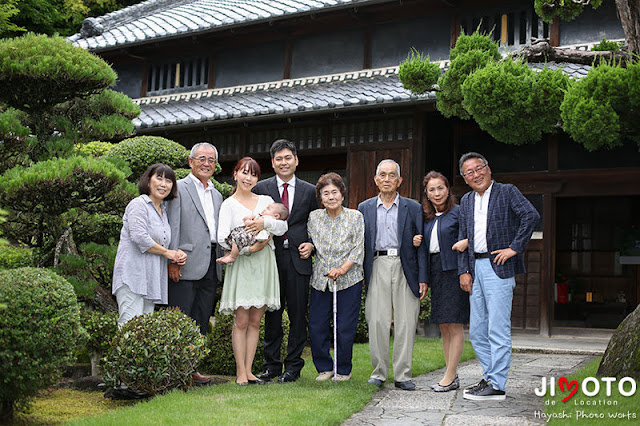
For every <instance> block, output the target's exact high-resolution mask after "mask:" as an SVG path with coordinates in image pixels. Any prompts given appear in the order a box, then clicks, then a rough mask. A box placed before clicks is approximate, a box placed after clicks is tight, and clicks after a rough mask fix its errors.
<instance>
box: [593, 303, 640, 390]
mask: <svg viewBox="0 0 640 426" xmlns="http://www.w3.org/2000/svg"><path fill="white" fill-rule="evenodd" d="M597 374H598V376H602V377H617V378H622V377H633V378H635V379H636V380H637V379H640V305H639V306H638V307H637V308H636V309H635V310H634V311H633V312H632V313H630V314H629V315H628V316H627V317H626V318H625V319H624V321H622V323H621V324H620V325H619V326H618V329H617V330H616V332H615V333H613V336H611V340H610V341H609V345H607V350H606V351H605V353H604V356H603V357H602V361H600V366H599V367H598V373H597Z"/></svg>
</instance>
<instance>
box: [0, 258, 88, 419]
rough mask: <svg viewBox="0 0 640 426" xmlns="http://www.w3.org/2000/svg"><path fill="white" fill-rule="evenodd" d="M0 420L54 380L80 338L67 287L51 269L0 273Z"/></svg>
mask: <svg viewBox="0 0 640 426" xmlns="http://www.w3.org/2000/svg"><path fill="white" fill-rule="evenodd" d="M0 304H4V305H6V306H7V309H5V310H4V311H3V313H2V315H0V342H1V344H0V422H2V421H3V420H8V419H10V418H11V417H12V416H13V411H14V408H23V407H24V406H25V405H26V403H27V402H28V400H29V398H30V397H32V396H33V395H35V393H36V392H37V391H38V390H39V389H43V388H46V387H47V386H50V385H52V384H54V383H56V381H57V380H58V378H59V377H60V373H61V369H62V367H64V366H65V365H68V364H70V363H71V362H73V360H74V351H75V349H76V347H77V346H79V344H82V343H83V342H82V341H83V339H84V338H86V333H85V332H84V329H82V327H81V326H80V315H79V310H78V305H77V303H76V296H75V294H74V293H73V288H71V285H70V284H69V283H68V282H67V281H66V280H65V279H64V278H62V277H60V276H59V275H57V274H55V273H54V272H52V271H49V270H46V269H37V268H18V269H8V270H4V271H0Z"/></svg>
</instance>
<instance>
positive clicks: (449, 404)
mask: <svg viewBox="0 0 640 426" xmlns="http://www.w3.org/2000/svg"><path fill="white" fill-rule="evenodd" d="M593 358H594V357H593V356H592V355H588V354H583V355H569V354H549V353H514V354H513V355H512V357H511V370H510V371H509V380H508V382H507V389H506V393H507V398H506V400H504V401H469V400H466V399H464V398H463V397H462V392H463V391H462V390H463V388H465V387H467V386H469V385H472V384H474V383H475V382H477V381H478V380H479V379H480V377H481V373H482V369H481V367H480V364H478V361H477V360H471V361H467V362H465V363H463V364H461V365H460V367H459V368H458V375H459V377H460V386H461V388H460V389H459V390H457V391H453V392H444V393H438V392H433V391H432V390H431V387H430V386H431V385H432V384H433V383H437V382H438V380H440V378H442V375H443V374H444V373H443V370H438V371H434V372H431V373H428V374H425V375H422V376H419V377H416V378H414V379H413V380H414V382H415V384H416V390H415V391H414V392H407V391H401V390H397V389H396V388H395V387H394V386H393V383H391V384H389V383H387V385H386V386H385V387H384V388H383V389H381V390H380V391H379V392H377V393H376V395H374V398H373V400H372V401H371V402H370V403H369V404H368V405H367V406H366V407H365V408H364V410H362V411H361V412H359V413H356V414H354V415H353V416H351V418H349V419H347V421H346V422H345V423H344V424H346V425H394V424H402V425H411V424H415V425H445V426H453V425H455V426H460V425H514V426H515V425H517V426H522V425H533V424H544V423H545V421H544V419H543V418H542V417H541V415H540V413H541V412H544V409H543V401H544V398H542V397H538V396H536V395H535V393H534V389H535V388H537V387H540V381H541V378H542V377H551V376H553V377H560V376H563V375H568V374H571V373H573V372H574V371H576V370H577V369H579V368H582V367H583V366H584V365H585V364H586V363H588V362H589V361H591V360H592V359H593Z"/></svg>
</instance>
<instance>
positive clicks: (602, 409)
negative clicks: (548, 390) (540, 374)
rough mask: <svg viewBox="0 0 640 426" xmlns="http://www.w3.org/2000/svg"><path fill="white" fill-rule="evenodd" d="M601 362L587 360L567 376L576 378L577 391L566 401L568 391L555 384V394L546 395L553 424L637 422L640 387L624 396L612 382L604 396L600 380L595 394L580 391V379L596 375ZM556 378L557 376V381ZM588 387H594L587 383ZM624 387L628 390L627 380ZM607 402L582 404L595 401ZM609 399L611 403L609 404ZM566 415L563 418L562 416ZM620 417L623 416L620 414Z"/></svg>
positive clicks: (639, 407)
mask: <svg viewBox="0 0 640 426" xmlns="http://www.w3.org/2000/svg"><path fill="white" fill-rule="evenodd" d="M599 364H600V358H598V359H596V360H594V361H592V362H590V363H589V364H587V365H586V366H585V367H584V368H582V369H581V370H579V371H577V372H576V373H575V374H573V375H571V376H569V377H568V380H569V381H571V380H577V381H578V383H579V388H578V392H576V394H575V395H574V396H573V397H572V398H571V399H569V400H568V401H567V402H562V399H563V398H565V397H567V396H568V394H569V393H568V392H566V391H565V392H562V391H561V390H560V388H559V387H558V384H557V383H556V396H555V397H551V396H549V395H548V394H547V396H546V398H545V401H546V402H545V414H546V415H547V417H548V418H550V419H551V420H550V423H551V424H554V425H576V424H580V425H598V426H600V425H620V424H638V423H640V389H637V390H636V393H635V395H632V396H629V397H625V396H622V395H621V394H620V392H618V382H617V381H616V382H614V383H612V386H611V396H609V397H608V396H606V392H605V383H603V382H602V381H600V392H599V393H598V394H597V395H595V396H586V395H585V394H584V393H582V382H583V380H584V379H585V378H586V377H596V371H597V370H598V365H599ZM557 379H558V378H556V380H557ZM588 389H589V390H593V386H592V385H589V387H588ZM625 390H626V391H629V390H630V385H629V384H628V383H627V384H626V386H625ZM600 402H602V403H603V404H607V405H585V404H587V403H596V404H600ZM609 402H611V404H613V405H608V403H609ZM562 416H565V418H561V417H562ZM569 416H571V417H569ZM621 416H622V417H621Z"/></svg>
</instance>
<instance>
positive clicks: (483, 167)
mask: <svg viewBox="0 0 640 426" xmlns="http://www.w3.org/2000/svg"><path fill="white" fill-rule="evenodd" d="M487 166H488V164H485V165H484V166H480V167H476V168H475V169H473V170H469V171H468V172H466V173H463V174H462V176H464V177H471V176H473V175H475V174H476V173H477V174H480V173H482V172H483V170H484V169H485V167H487Z"/></svg>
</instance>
